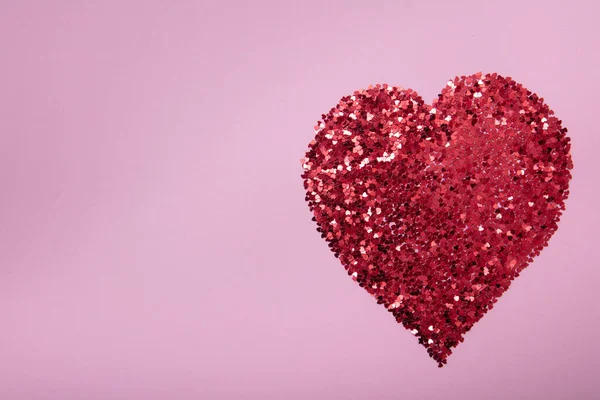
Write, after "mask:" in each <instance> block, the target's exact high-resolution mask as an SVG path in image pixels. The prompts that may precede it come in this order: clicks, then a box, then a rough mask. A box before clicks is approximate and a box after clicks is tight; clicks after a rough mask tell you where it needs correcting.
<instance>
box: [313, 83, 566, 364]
mask: <svg viewBox="0 0 600 400" xmlns="http://www.w3.org/2000/svg"><path fill="white" fill-rule="evenodd" d="M315 129H316V131H317V133H316V137H315V139H314V140H313V141H312V142H311V143H310V146H309V150H308V151H307V153H306V157H305V158H304V159H303V160H302V164H303V167H304V170H305V171H304V173H303V175H302V178H303V179H304V187H305V189H306V193H307V196H306V200H307V202H308V205H309V207H310V209H311V211H313V213H314V220H315V221H316V222H317V225H318V228H317V231H319V232H320V233H321V236H322V237H323V238H325V240H326V241H327V242H328V243H329V247H330V248H331V250H332V251H333V252H334V253H335V256H336V257H338V258H339V259H340V261H341V262H342V264H343V265H344V268H346V270H347V271H348V274H349V275H351V276H352V277H353V278H354V279H355V280H356V281H357V282H358V283H359V285H360V286H361V287H363V288H365V290H367V291H368V292H369V293H370V294H371V295H373V296H374V297H375V298H376V299H377V302H378V303H379V304H383V305H384V306H385V307H386V308H387V309H388V310H389V311H390V312H391V313H392V314H393V315H394V317H395V318H396V320H397V321H398V322H400V323H402V324H403V325H404V326H405V327H406V329H408V330H410V331H411V332H412V333H413V334H414V335H416V336H417V337H418V339H419V343H421V344H422V345H423V346H425V348H427V352H428V353H429V355H430V356H431V357H432V358H433V359H435V360H436V361H437V362H438V363H439V366H440V367H441V366H443V364H445V363H446V359H447V357H448V356H449V355H450V354H451V352H452V348H454V347H455V346H457V345H458V343H459V342H462V341H463V336H464V334H465V333H466V332H468V331H469V330H470V329H471V328H472V326H473V325H474V324H475V323H476V322H477V321H478V320H479V319H481V317H483V315H484V314H485V313H486V312H487V311H488V310H490V309H491V308H492V307H493V304H494V303H495V302H496V301H497V299H498V297H500V296H501V295H502V293H504V292H505V291H506V290H507V289H508V287H509V286H510V282H511V281H512V280H513V279H514V278H516V277H517V276H519V273H520V272H521V271H522V270H523V269H524V268H525V267H526V266H527V265H528V264H529V263H530V262H531V261H532V259H533V257H535V256H537V255H538V254H539V253H540V251H541V250H542V248H543V247H545V246H546V245H547V244H548V240H549V239H550V237H551V236H552V235H553V233H554V232H555V231H556V229H557V222H558V220H559V217H560V214H561V212H562V210H564V208H565V204H564V201H565V199H566V198H567V196H568V194H569V190H568V186H569V180H570V178H571V174H570V169H572V167H573V163H572V160H571V155H570V143H569V141H570V140H569V138H568V137H567V136H566V132H567V129H565V128H562V127H561V121H560V120H559V119H557V118H556V117H555V116H554V113H553V112H552V111H551V110H550V109H549V108H548V106H546V105H545V104H544V101H543V99H542V98H540V97H538V96H537V95H535V94H533V93H531V92H530V91H528V90H527V89H525V88H524V87H523V86H521V85H520V84H518V83H516V82H515V81H514V80H512V79H511V78H506V77H502V76H500V75H498V74H495V73H494V74H487V75H484V74H482V73H477V74H475V75H471V76H462V77H457V78H455V79H454V80H452V81H449V82H448V84H447V86H446V87H444V89H443V90H442V93H441V94H440V95H439V96H438V98H437V99H436V100H435V101H434V102H433V105H432V106H429V105H427V104H424V102H423V100H422V99H421V97H419V96H418V95H417V94H416V93H415V92H414V91H412V90H410V89H407V90H405V89H401V88H397V87H389V86H388V85H385V84H384V85H377V86H375V87H369V89H367V90H360V91H356V92H354V94H353V95H351V96H346V97H343V98H342V99H341V101H340V102H339V104H338V105H337V106H336V107H335V108H333V109H332V110H331V111H329V113H328V114H327V115H323V116H322V121H319V122H318V124H317V126H316V127H315Z"/></svg>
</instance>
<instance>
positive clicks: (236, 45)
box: [0, 0, 600, 400]
mask: <svg viewBox="0 0 600 400" xmlns="http://www.w3.org/2000/svg"><path fill="white" fill-rule="evenodd" d="M284 3H285V4H284ZM381 3H382V4H380V2H376V3H375V2H373V5H369V2H364V1H363V2H358V1H356V2H350V1H348V2H321V1H315V2H303V3H296V2H275V1H273V2H268V3H267V2H242V1H239V2H237V3H236V2H230V3H227V2H216V1H215V2H213V4H204V3H203V2H202V1H195V2H192V1H190V2H183V1H178V2H168V1H162V2H161V1H139V2H122V1H118V2H117V1H111V2H100V1H98V2H76V1H53V2H44V1H37V2H32V1H17V0H14V1H6V0H4V1H1V2H0V50H1V53H0V54H1V55H2V59H1V62H0V184H1V187H2V196H1V198H0V243H1V244H0V273H1V274H2V276H0V316H1V328H0V398H1V399H7V400H37V399H48V400H54V399H64V400H70V399H90V400H95V399H110V400H112V399H144V400H155V399H157V400H158V399H181V400H187V399H282V398H286V399H307V398H311V399H333V398H343V399H373V398H379V399H399V398H402V399H424V398H444V399H465V398H474V399H507V398H518V399H566V398H569V399H570V398H576V399H593V398H597V397H598V396H600V383H599V382H598V379H597V374H598V368H599V365H598V364H599V363H598V357H600V344H599V342H598V340H597V335H598V330H599V328H600V312H599V307H598V299H597V294H596V293H597V285H598V280H599V279H600V269H599V267H600V265H599V264H600V263H599V262H598V258H597V253H596V249H597V248H598V245H597V244H596V242H595V241H596V237H597V227H598V225H599V223H600V219H599V217H598V207H597V197H598V195H599V194H600V190H599V189H598V187H597V183H598V173H599V172H600V171H599V168H598V164H597V162H598V151H599V149H600V140H599V136H598V132H597V130H598V129H597V119H598V106H599V104H598V100H597V93H598V92H599V91H600V79H599V78H598V75H597V71H598V68H599V67H600V65H599V60H600V59H599V58H598V56H597V49H598V47H599V45H600V43H599V34H598V24H597V21H596V15H597V13H598V11H600V9H599V7H598V5H597V3H596V2H594V1H591V0H590V1H572V2H566V3H565V2H560V1H529V2H520V1H495V2H491V1H490V2H484V1H454V2H446V1H436V2H413V1H411V2H408V1H395V2H392V1H389V2H381ZM375 4H377V5H375ZM479 70H481V71H484V72H493V71H497V72H499V73H501V74H504V75H507V76H512V77H513V78H514V79H516V80H517V81H519V82H521V83H522V84H524V85H525V86H526V87H527V88H528V89H530V90H533V91H535V92H537V93H538V94H539V95H541V96H542V97H543V98H544V99H545V101H546V102H547V103H548V104H549V106H550V107H551V108H552V109H553V110H554V111H555V112H556V114H557V115H558V116H559V118H561V119H562V120H563V123H564V125H565V126H566V127H567V128H568V129H569V135H570V136H571V138H572V140H573V150H572V153H573V159H574V164H575V168H574V171H573V175H574V178H573V180H572V184H571V197H570V198H569V200H568V202H567V211H566V212H565V214H564V215H563V217H562V220H561V223H560V225H559V226H560V228H559V230H558V232H557V233H556V235H555V236H554V237H553V238H552V239H551V241H550V246H549V247H548V248H546V249H545V250H544V251H543V253H542V255H541V256H540V257H538V258H537V259H536V260H535V262H534V263H533V264H532V265H531V266H530V267H529V268H528V269H527V270H526V271H525V272H524V273H523V274H522V276H521V277H520V278H518V279H517V280H516V281H515V282H514V284H513V285H512V287H511V289H510V290H509V291H508V293H507V294H506V295H504V296H503V297H502V298H501V299H500V301H499V303H498V304H497V306H496V307H494V309H493V310H492V311H491V312H490V313H489V314H487V315H486V316H485V317H484V318H483V320H482V321H481V322H479V323H478V324H477V325H476V326H475V328H474V329H473V330H472V331H471V332H469V333H468V334H467V336H466V340H465V343H463V344H461V345H460V346H459V347H458V348H457V349H456V351H455V352H454V354H453V355H452V356H451V357H450V358H449V361H448V365H447V366H446V367H444V368H443V369H438V368H437V366H436V365H435V363H434V362H433V361H432V360H431V359H430V358H429V357H428V356H427V354H426V353H425V352H424V350H423V349H422V348H421V347H420V346H419V345H418V344H417V343H416V342H415V339H414V337H412V335H411V334H410V333H409V332H407V331H406V330H404V329H403V328H402V327H401V326H399V325H398V324H396V323H395V321H394V320H393V318H391V317H390V315H389V314H388V313H387V312H385V310H383V309H382V308H381V307H380V306H378V305H377V304H376V303H375V301H373V299H372V298H371V297H370V296H368V295H366V294H365V293H363V291H362V290H361V289H359V288H358V287H357V286H356V284H355V283H354V282H353V281H352V280H351V279H350V278H349V277H348V276H346V275H345V273H344V270H343V268H342V267H341V265H340V264H339V261H338V260H337V259H335V258H334V257H333V254H332V253H330V252H329V249H328V248H327V246H326V245H325V243H324V242H323V241H322V239H321V238H320V237H319V235H318V234H317V232H316V231H315V226H314V223H313V222H311V221H310V212H309V210H308V208H307V207H306V205H305V203H304V193H303V192H304V190H303V187H302V180H301V178H300V174H301V171H302V169H301V166H300V163H299V159H300V158H301V157H302V156H303V154H304V151H305V150H306V146H307V144H308V142H309V141H310V140H311V139H312V137H313V130H312V126H313V125H314V124H315V122H316V121H317V120H318V119H319V117H320V115H321V114H322V113H324V112H326V111H328V110H329V108H331V107H332V106H334V105H335V104H336V102H337V101H338V100H339V98H340V97H341V96H342V95H345V94H349V93H350V92H352V91H353V90H355V89H357V88H361V87H366V86H367V85H368V84H370V83H378V82H387V83H389V84H392V85H401V86H404V87H411V88H413V89H415V90H417V91H418V92H419V93H420V94H421V95H422V96H423V97H424V98H425V99H426V100H427V101H429V100H431V99H433V98H434V97H435V96H436V95H437V93H438V91H439V90H440V89H441V88H442V86H443V85H444V84H445V82H446V81H447V80H448V79H449V78H452V77H454V76H455V75H463V74H470V73H473V72H476V71H479Z"/></svg>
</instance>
